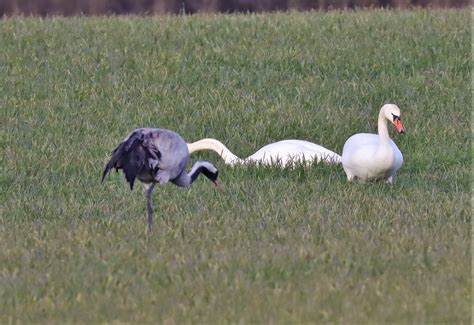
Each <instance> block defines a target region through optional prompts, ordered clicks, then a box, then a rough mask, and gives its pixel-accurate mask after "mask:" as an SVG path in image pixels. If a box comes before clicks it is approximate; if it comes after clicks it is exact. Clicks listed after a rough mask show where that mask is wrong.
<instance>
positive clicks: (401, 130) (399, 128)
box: [393, 118, 405, 133]
mask: <svg viewBox="0 0 474 325" xmlns="http://www.w3.org/2000/svg"><path fill="white" fill-rule="evenodd" d="M393 124H394V125H395V128H396V129H397V132H398V133H405V128H404V127H403V124H402V121H401V120H400V119H399V118H396V119H394V120H393Z"/></svg>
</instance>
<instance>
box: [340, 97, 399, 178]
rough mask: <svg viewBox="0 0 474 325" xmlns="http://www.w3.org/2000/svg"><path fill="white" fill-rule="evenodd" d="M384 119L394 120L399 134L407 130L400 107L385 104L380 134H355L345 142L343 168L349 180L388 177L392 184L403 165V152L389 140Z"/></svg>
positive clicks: (380, 117) (379, 128)
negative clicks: (401, 117) (404, 126)
mask: <svg viewBox="0 0 474 325" xmlns="http://www.w3.org/2000/svg"><path fill="white" fill-rule="evenodd" d="M385 119H388V120H389V121H391V122H392V123H393V124H394V125H395V128H396V129H397V131H398V132H399V133H404V132H405V129H404V128H403V125H402V122H401V120H400V109H399V108H398V106H396V105H393V104H386V105H384V106H382V108H381V109H380V113H379V120H378V132H379V134H378V135H377V134H372V133H358V134H354V135H353V136H351V137H350V138H349V139H348V140H347V141H346V143H345V144H344V148H343V149H342V167H343V168H344V171H345V172H346V175H347V179H348V180H349V181H352V180H353V179H354V178H358V179H360V180H361V181H363V182H365V181H368V180H385V181H387V182H388V183H393V179H394V177H395V174H396V172H397V170H398V169H400V167H401V166H402V164H403V155H402V153H401V152H400V150H399V149H398V147H397V145H396V144H395V142H393V141H392V140H391V139H390V137H389V135H388V129H387V122H386V121H385Z"/></svg>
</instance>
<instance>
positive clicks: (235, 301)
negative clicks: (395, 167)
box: [0, 10, 472, 323]
mask: <svg viewBox="0 0 474 325" xmlns="http://www.w3.org/2000/svg"><path fill="white" fill-rule="evenodd" d="M470 15H471V13H470V10H463V11H455V10H449V11H441V10H436V11H425V10H423V11H409V12H408V11H370V12H369V11H356V12H330V13H293V14H272V15H249V16H245V15H238V16H191V17H109V18H85V17H81V18H67V19H64V18H52V19H36V18H13V19H3V20H0V47H1V51H0V76H1V77H0V94H1V95H0V110H1V119H0V120H1V129H0V139H1V140H0V141H1V142H0V144H1V155H0V157H1V158H0V159H1V161H0V166H1V167H0V168H1V173H0V182H1V183H0V184H1V194H0V203H1V205H0V310H1V312H0V323H10V322H20V323H24V322H41V323H45V322H50V321H54V322H62V321H66V320H68V321H73V322H86V323H87V322H103V321H114V320H118V321H125V322H131V321H138V322H145V321H160V322H167V321H169V322H173V321H174V322H176V323H182V322H188V321H189V322H193V323H194V322H199V323H208V322H214V323H223V322H224V323H228V322H232V323H234V322H243V323H249V322H264V323H269V322H277V323H286V322H318V321H319V322H323V321H325V322H342V323H353V322H367V321H370V322H403V323H405V322H410V323H418V322H450V323H452V322H456V323H470V322H471V307H472V300H471V299H472V298H471V293H472V292H471V212H472V210H471V205H470V199H471V185H470V180H471V174H470V171H471V156H472V154H471V152H470V148H471V139H472V133H471V131H470V127H471V125H470V114H471V104H472V102H471V89H470V85H471V79H470V69H471V61H470V60H471V35H470V29H469V28H468V26H470V23H471V17H470ZM386 102H392V103H396V104H398V105H399V106H400V108H401V109H402V119H403V121H404V124H405V127H406V129H407V133H406V134H405V135H402V136H399V135H394V138H395V141H396V142H397V144H398V145H399V147H400V149H401V151H402V152H403V154H404V157H405V164H404V166H403V167H402V169H401V170H400V171H399V174H398V176H397V179H396V183H395V185H394V186H387V185H386V184H381V183H375V184H349V183H347V181H346V178H345V174H344V172H343V170H342V168H341V167H340V166H327V165H317V166H313V167H312V168H300V169H295V170H279V169H277V168H265V169H261V168H257V167H252V166H250V167H240V168H231V167H228V166H225V165H224V164H223V162H222V160H220V158H219V157H218V156H217V155H215V154H214V153H209V152H202V153H199V154H195V155H193V157H192V158H193V160H195V159H198V158H202V159H208V160H211V161H214V162H215V163H216V164H217V166H218V167H219V169H220V175H221V180H222V182H223V184H224V185H225V188H226V191H225V193H224V194H222V193H219V192H217V191H216V190H215V189H214V188H213V187H212V186H211V184H210V183H209V182H207V181H206V180H204V179H200V180H198V181H197V182H196V183H195V184H193V186H192V187H191V188H190V189H187V190H183V189H180V188H177V187H175V186H173V185H167V186H164V187H163V188H158V189H157V190H156V191H155V195H154V204H155V209H156V228H155V231H154V233H153V235H152V236H148V235H147V233H146V217H145V197H144V195H143V191H142V190H141V188H140V187H137V189H136V190H135V191H133V192H130V191H129V189H128V185H127V184H126V182H125V181H124V179H123V177H122V176H121V175H116V174H115V173H112V175H111V176H110V177H109V178H108V179H107V181H106V182H104V183H103V184H102V183H100V175H101V171H102V168H103V166H104V164H105V163H106V161H107V159H108V157H109V154H110V151H111V150H112V149H113V148H114V146H115V145H116V144H117V143H118V142H119V141H120V140H121V139H122V138H123V137H124V136H125V135H126V134H127V133H128V132H129V131H130V130H132V129H134V128H136V127H141V126H154V127H163V128H169V129H173V130H175V131H177V132H179V133H180V134H181V135H183V137H184V138H185V139H186V140H187V141H195V140H198V139H200V138H204V137H214V138H217V139H220V140H222V141H223V142H224V143H226V144H227V145H228V146H229V148H230V149H231V150H232V151H234V152H235V153H236V154H237V155H239V156H240V157H246V156H248V155H250V154H252V153H253V152H255V151H256V150H257V149H258V148H259V147H260V146H263V145H265V144H268V143H271V142H273V141H276V140H280V139H288V138H296V139H307V140H310V141H312V142H315V143H318V144H322V145H324V146H325V147H327V148H330V149H332V150H335V151H337V152H341V151H342V146H343V144H344V142H345V140H346V139H347V138H348V137H349V136H350V135H351V134H353V133H356V132H375V131H376V118H377V113H378V110H379V108H380V106H381V105H382V104H384V103H386ZM392 134H393V130H392ZM471 150H472V149H471Z"/></svg>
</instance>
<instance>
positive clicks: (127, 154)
mask: <svg viewBox="0 0 474 325" xmlns="http://www.w3.org/2000/svg"><path fill="white" fill-rule="evenodd" d="M142 143H143V134H142V133H141V132H139V131H136V132H134V133H132V134H131V135H130V136H129V137H128V139H127V140H125V141H124V142H122V143H120V144H119V145H118V146H117V147H116V148H115V149H114V150H113V151H112V158H110V160H109V162H108V163H107V164H106V165H105V168H104V172H103V174H102V181H104V179H105V176H107V174H108V173H109V171H110V170H111V169H112V168H116V169H123V172H124V174H125V178H126V179H127V182H128V183H129V184H130V189H131V190H133V184H134V183H135V178H136V176H137V174H138V173H139V172H140V171H141V170H142V168H143V167H144V166H143V162H144V161H145V158H146V157H145V156H146V154H145V151H144V149H143V147H142V146H141V144H142Z"/></svg>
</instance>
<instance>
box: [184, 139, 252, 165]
mask: <svg viewBox="0 0 474 325" xmlns="http://www.w3.org/2000/svg"><path fill="white" fill-rule="evenodd" d="M187 145H188V151H189V154H191V153H193V152H195V151H200V150H212V151H215V152H216V153H217V154H219V156H221V157H222V159H224V162H225V163H226V164H227V165H235V164H242V163H243V162H244V161H243V160H242V159H240V158H239V157H237V156H236V155H234V154H233V153H232V152H231V151H230V150H229V149H227V147H226V146H225V145H224V144H223V143H222V142H220V141H219V140H216V139H202V140H199V141H196V142H193V143H188V144H187Z"/></svg>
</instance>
